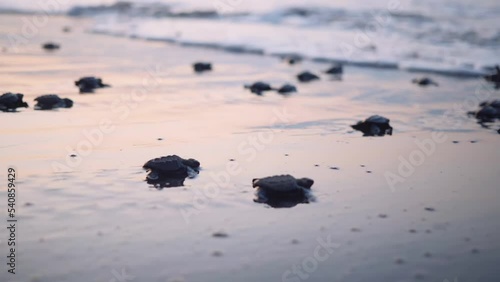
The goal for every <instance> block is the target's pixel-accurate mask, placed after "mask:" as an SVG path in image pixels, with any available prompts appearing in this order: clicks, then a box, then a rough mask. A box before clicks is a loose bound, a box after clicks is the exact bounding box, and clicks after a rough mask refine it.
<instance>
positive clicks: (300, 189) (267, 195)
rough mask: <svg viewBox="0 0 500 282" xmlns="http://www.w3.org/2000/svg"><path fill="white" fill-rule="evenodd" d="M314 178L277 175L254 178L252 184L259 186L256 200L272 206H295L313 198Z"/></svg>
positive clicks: (255, 186)
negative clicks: (311, 191)
mask: <svg viewBox="0 0 500 282" xmlns="http://www.w3.org/2000/svg"><path fill="white" fill-rule="evenodd" d="M313 184H314V180H312V179H309V178H299V179H297V178H295V177H293V176H291V175H288V174H287V175H276V176H270V177H264V178H255V179H253V180H252V186H253V187H254V188H257V193H256V195H257V199H255V200H254V201H255V202H258V203H266V204H268V205H270V206H272V207H276V208H282V207H293V206H296V205H297V204H300V203H309V202H310V201H311V200H313V197H312V195H311V193H310V190H311V186H312V185H313Z"/></svg>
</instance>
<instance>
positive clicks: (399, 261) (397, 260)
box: [394, 258, 405, 264]
mask: <svg viewBox="0 0 500 282" xmlns="http://www.w3.org/2000/svg"><path fill="white" fill-rule="evenodd" d="M394 263H395V264H404V263H405V260H404V259H402V258H397V259H396V260H395V261H394Z"/></svg>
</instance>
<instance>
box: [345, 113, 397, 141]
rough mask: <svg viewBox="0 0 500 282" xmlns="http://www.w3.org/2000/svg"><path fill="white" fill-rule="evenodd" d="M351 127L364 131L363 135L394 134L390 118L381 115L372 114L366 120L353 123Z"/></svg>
mask: <svg viewBox="0 0 500 282" xmlns="http://www.w3.org/2000/svg"><path fill="white" fill-rule="evenodd" d="M351 127H352V128H353V129H355V130H359V131H361V132H363V136H384V135H385V134H388V135H392V127H391V126H390V125H389V119H388V118H385V117H383V116H379V115H374V116H371V117H369V118H367V119H366V120H364V121H360V122H358V123H357V124H355V125H351Z"/></svg>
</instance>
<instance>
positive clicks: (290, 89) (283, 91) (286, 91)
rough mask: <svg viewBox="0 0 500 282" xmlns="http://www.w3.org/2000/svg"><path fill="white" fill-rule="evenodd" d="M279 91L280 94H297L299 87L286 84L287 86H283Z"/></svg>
mask: <svg viewBox="0 0 500 282" xmlns="http://www.w3.org/2000/svg"><path fill="white" fill-rule="evenodd" d="M277 91H278V93H280V94H289V93H293V92H297V87H295V86H293V85H291V84H285V85H283V86H281V87H280V88H279V89H278V90H277Z"/></svg>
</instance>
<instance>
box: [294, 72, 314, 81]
mask: <svg viewBox="0 0 500 282" xmlns="http://www.w3.org/2000/svg"><path fill="white" fill-rule="evenodd" d="M297 79H298V80H299V81H301V82H308V81H312V80H316V79H319V76H317V75H315V74H314V73H311V72H308V71H305V72H302V73H300V74H298V75H297Z"/></svg>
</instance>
